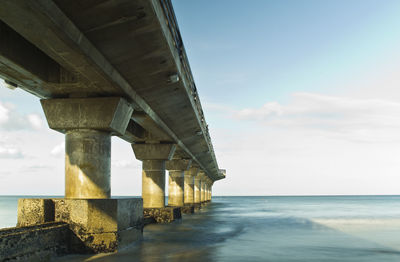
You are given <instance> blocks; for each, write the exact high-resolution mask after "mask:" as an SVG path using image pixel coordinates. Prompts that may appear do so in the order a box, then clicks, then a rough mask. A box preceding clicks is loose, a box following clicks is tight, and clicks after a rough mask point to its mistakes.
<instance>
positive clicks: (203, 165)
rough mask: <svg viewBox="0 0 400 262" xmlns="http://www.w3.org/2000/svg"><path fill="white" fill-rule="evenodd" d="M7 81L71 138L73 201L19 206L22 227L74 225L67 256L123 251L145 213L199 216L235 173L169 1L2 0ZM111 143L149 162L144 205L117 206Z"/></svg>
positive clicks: (1, 65)
mask: <svg viewBox="0 0 400 262" xmlns="http://www.w3.org/2000/svg"><path fill="white" fill-rule="evenodd" d="M0 77H1V78H3V79H5V81H6V83H7V84H8V85H9V86H10V87H12V88H16V87H18V88H21V89H23V90H25V91H27V92H29V93H31V94H33V95H35V96H37V97H39V98H40V99H41V104H42V107H43V110H44V112H45V115H46V119H47V122H48V124H49V127H50V128H52V129H54V130H57V131H59V132H62V133H64V134H65V144H66V145H65V198H64V199H21V200H20V201H19V209H18V226H19V227H24V226H29V227H32V226H33V227H35V226H38V225H41V224H43V223H46V222H52V223H53V224H52V225H51V227H52V228H56V229H57V230H64V226H63V225H59V224H56V225H55V224H54V223H67V224H68V227H69V229H70V230H71V232H72V233H71V234H72V235H74V236H75V238H76V239H75V240H71V237H70V236H69V235H68V234H69V233H68V232H67V231H65V232H64V231H63V232H64V233H65V234H66V235H65V237H66V239H68V240H67V242H68V243H69V244H70V245H69V246H68V247H65V246H63V247H62V249H65V248H67V249H69V250H70V251H76V250H78V251H82V250H81V249H79V248H77V247H78V246H79V247H82V246H83V249H84V251H87V250H89V251H91V252H108V251H115V250H116V249H117V248H119V247H122V246H123V245H125V244H129V243H131V242H132V241H135V240H137V239H139V238H140V236H141V232H142V227H143V221H144V220H143V216H144V217H146V216H147V217H150V218H153V219H155V221H157V222H168V221H171V220H172V219H174V218H175V217H178V215H177V214H178V213H177V212H176V211H177V210H179V216H180V212H181V211H180V210H184V211H185V210H186V211H185V212H188V213H192V212H193V211H194V210H195V209H196V208H200V207H201V205H202V204H203V203H206V202H208V201H210V200H211V188H212V185H213V183H214V182H215V181H217V180H220V179H223V178H225V170H222V169H219V167H218V164H217V160H216V157H215V154H214V150H213V145H212V143H211V138H210V134H209V132H208V126H207V123H206V121H205V118H204V114H203V110H202V107H201V104H200V99H199V96H198V93H197V89H196V85H195V83H194V80H193V75H192V72H191V70H190V66H189V62H188V58H187V56H186V52H185V49H184V46H183V43H182V39H181V35H180V33H179V28H178V26H177V22H176V19H175V15H174V12H173V9H172V4H171V2H170V0H135V1H132V0H85V1H69V0H52V1H51V0H50V1H49V0H4V1H1V3H0ZM111 136H119V137H120V138H122V139H124V140H125V141H127V142H128V143H130V144H132V149H133V153H134V155H135V157H136V158H137V159H139V160H141V161H142V163H143V168H142V199H138V198H131V199H110V197H111V186H110V176H111V162H110V161H111V139H110V137H111ZM132 157H133V156H132ZM166 170H168V171H169V185H168V188H169V201H168V206H166V205H165V173H166ZM29 230H32V228H30V229H29ZM29 230H28V231H26V232H28V233H27V234H30V233H29V232H30V231H29ZM35 230H36V229H35ZM46 230H47V229H46ZM52 230H53V229H51V230H50V231H49V232H53V231H52ZM17 231H18V232H20V233H21V232H22V233H21V234H22V235H21V237H22V238H26V236H25V235H23V234H25V233H23V232H25V231H23V230H22V229H18V230H17ZM13 232H14V231H13ZM3 233H4V232H3ZM46 234H47V233H46ZM11 235H12V236H13V239H14V238H15V234H14V233H12V234H11ZM11 235H10V236H11ZM63 236H64V235H63ZM31 240H32V243H37V241H36V240H35V239H31ZM59 240H60V239H58V240H57V241H59ZM13 241H14V240H13ZM63 241H64V240H63ZM53 242H54V241H47V242H46V243H47V244H49V245H53V244H54V243H53ZM7 243H12V241H11V242H10V241H9V242H7ZM0 244H1V243H0ZM47 244H46V245H47ZM78 244H79V245H78ZM12 246H14V245H11V244H10V247H6V248H5V249H7V251H10V252H9V257H5V258H10V257H12V255H11V254H12V252H13V251H14V250H13V249H12ZM17 246H18V245H17ZM32 248H34V247H32ZM38 248H39V249H40V247H38ZM53 249H54V248H53ZM53 249H52V250H53ZM46 250H47V249H46ZM54 250H56V249H54ZM39 251H40V250H39ZM39 251H38V250H36V251H35V252H34V253H36V254H38V252H39ZM16 252H19V251H16ZM2 259H4V257H2V256H1V254H0V260H2Z"/></svg>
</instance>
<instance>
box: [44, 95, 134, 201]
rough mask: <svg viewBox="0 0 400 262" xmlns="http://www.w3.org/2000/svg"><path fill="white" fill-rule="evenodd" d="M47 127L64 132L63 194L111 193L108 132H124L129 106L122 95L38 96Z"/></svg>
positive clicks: (98, 195)
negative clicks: (51, 97)
mask: <svg viewBox="0 0 400 262" xmlns="http://www.w3.org/2000/svg"><path fill="white" fill-rule="evenodd" d="M41 103H42V107H43V110H44V113H45V115H46V119H47V122H48V124H49V127H50V128H52V129H55V130H58V131H60V132H63V133H65V197H66V198H109V197H110V196H111V186H110V176H111V174H110V173H111V164H110V161H111V138H110V136H111V134H124V133H125V130H126V127H127V125H128V123H129V120H130V118H131V115H132V108H131V107H130V105H129V104H128V103H127V102H126V101H125V100H124V99H122V98H118V97H105V98H65V99H43V100H41Z"/></svg>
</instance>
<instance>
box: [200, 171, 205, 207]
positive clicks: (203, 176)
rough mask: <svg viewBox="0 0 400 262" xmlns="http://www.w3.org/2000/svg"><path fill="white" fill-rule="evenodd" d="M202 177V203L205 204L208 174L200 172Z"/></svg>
mask: <svg viewBox="0 0 400 262" xmlns="http://www.w3.org/2000/svg"><path fill="white" fill-rule="evenodd" d="M199 175H200V203H204V201H205V190H206V181H205V179H206V174H205V173H204V172H203V171H201V172H199Z"/></svg>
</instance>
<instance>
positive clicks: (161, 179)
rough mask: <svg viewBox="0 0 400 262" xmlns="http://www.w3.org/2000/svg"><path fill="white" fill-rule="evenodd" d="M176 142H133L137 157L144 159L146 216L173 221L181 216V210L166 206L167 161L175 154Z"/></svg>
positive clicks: (143, 177)
mask: <svg viewBox="0 0 400 262" xmlns="http://www.w3.org/2000/svg"><path fill="white" fill-rule="evenodd" d="M175 148H176V146H175V145H174V144H170V143H168V144H161V143H141V144H139V143H138V144H132V149H133V152H134V153H135V156H136V158H137V159H139V160H141V161H142V198H143V212H144V216H145V218H148V219H153V220H155V221H156V222H171V221H173V220H174V219H176V218H180V210H177V209H174V208H166V207H165V162H166V161H167V160H170V159H171V158H172V156H173V155H174V152H175Z"/></svg>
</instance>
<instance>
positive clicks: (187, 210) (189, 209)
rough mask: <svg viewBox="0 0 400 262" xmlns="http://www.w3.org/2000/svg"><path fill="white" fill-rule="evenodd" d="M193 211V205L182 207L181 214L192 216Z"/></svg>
mask: <svg viewBox="0 0 400 262" xmlns="http://www.w3.org/2000/svg"><path fill="white" fill-rule="evenodd" d="M194 211H195V209H194V205H185V206H183V207H182V213H183V214H193V213H194Z"/></svg>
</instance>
